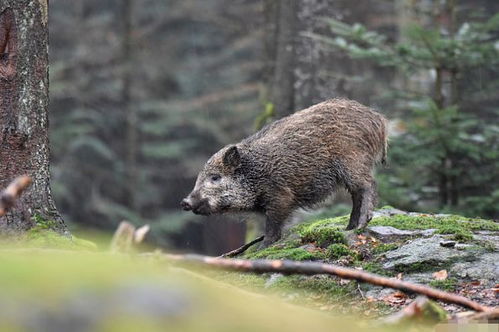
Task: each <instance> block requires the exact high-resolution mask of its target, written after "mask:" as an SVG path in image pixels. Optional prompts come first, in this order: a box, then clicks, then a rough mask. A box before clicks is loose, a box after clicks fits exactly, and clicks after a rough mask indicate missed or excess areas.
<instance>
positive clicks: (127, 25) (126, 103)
mask: <svg viewBox="0 0 499 332" xmlns="http://www.w3.org/2000/svg"><path fill="white" fill-rule="evenodd" d="M132 11H133V0H123V4H122V20H123V39H122V52H123V54H122V56H123V60H122V66H123V77H122V91H121V99H122V103H123V109H124V111H125V117H126V127H127V129H126V144H125V148H126V159H125V160H126V163H125V167H126V173H125V174H126V179H125V181H126V197H127V205H128V207H129V208H130V209H133V210H137V209H138V206H137V199H136V192H137V183H138V179H137V178H138V170H137V148H138V146H137V144H138V143H137V121H138V117H137V113H136V111H135V109H134V107H132V96H131V93H132V91H131V85H132V57H133V54H132Z"/></svg>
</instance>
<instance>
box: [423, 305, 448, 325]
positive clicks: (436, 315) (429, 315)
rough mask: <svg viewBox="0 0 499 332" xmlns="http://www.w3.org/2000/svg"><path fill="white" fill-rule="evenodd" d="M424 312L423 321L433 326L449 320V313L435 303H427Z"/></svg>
mask: <svg viewBox="0 0 499 332" xmlns="http://www.w3.org/2000/svg"><path fill="white" fill-rule="evenodd" d="M422 312H423V314H422V317H423V320H424V321H426V322H427V323H429V324H432V325H434V324H436V323H440V322H444V321H446V320H447V311H445V309H443V308H442V307H441V306H439V305H438V304H437V303H436V302H434V301H428V302H426V304H425V305H424V306H423V310H422Z"/></svg>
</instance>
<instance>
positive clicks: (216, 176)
mask: <svg viewBox="0 0 499 332" xmlns="http://www.w3.org/2000/svg"><path fill="white" fill-rule="evenodd" d="M220 179H222V177H221V176H220V174H212V175H210V181H211V182H218V181H220Z"/></svg>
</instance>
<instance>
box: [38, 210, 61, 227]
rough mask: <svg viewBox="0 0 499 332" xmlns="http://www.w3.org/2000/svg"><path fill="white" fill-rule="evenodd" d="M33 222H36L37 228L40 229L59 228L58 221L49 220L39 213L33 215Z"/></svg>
mask: <svg viewBox="0 0 499 332" xmlns="http://www.w3.org/2000/svg"><path fill="white" fill-rule="evenodd" d="M33 221H34V222H35V227H36V228H38V229H54V228H55V227H56V226H57V222H56V221H54V220H47V219H45V218H43V217H42V216H41V215H40V214H38V213H35V214H34V215H33Z"/></svg>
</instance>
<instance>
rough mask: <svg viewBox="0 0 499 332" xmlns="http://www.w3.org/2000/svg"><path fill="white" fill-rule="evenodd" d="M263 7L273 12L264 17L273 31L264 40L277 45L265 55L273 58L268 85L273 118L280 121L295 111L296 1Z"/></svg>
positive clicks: (282, 0)
mask: <svg viewBox="0 0 499 332" xmlns="http://www.w3.org/2000/svg"><path fill="white" fill-rule="evenodd" d="M273 2H275V3H273ZM266 8H267V9H270V10H271V11H275V12H273V13H269V14H267V16H266V19H267V22H266V24H267V26H268V27H270V29H269V30H271V31H272V33H270V34H269V37H267V38H270V41H269V40H267V43H266V44H267V45H269V44H273V43H274V44H275V45H276V46H275V49H274V48H270V49H269V48H268V54H269V55H270V56H273V59H271V65H270V66H269V67H270V68H271V70H272V71H273V73H272V75H270V76H271V80H270V82H269V85H270V87H269V91H270V101H271V102H272V103H273V104H274V109H275V115H276V117H278V118H281V117H284V116H286V115H288V114H291V113H292V112H294V111H295V109H294V84H295V75H294V67H295V57H296V49H295V41H296V25H297V8H298V2H297V0H286V1H284V0H279V1H275V0H266ZM274 20H275V22H274Z"/></svg>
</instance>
